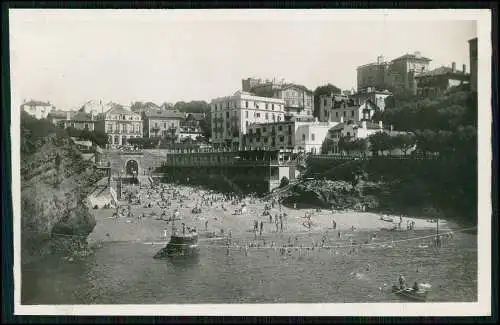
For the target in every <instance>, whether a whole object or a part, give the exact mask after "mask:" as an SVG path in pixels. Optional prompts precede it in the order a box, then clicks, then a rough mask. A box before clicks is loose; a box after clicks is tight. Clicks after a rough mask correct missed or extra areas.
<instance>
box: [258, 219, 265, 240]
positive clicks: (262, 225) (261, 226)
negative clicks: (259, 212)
mask: <svg viewBox="0 0 500 325" xmlns="http://www.w3.org/2000/svg"><path fill="white" fill-rule="evenodd" d="M262 230H264V221H261V222H260V234H259V235H260V238H262Z"/></svg>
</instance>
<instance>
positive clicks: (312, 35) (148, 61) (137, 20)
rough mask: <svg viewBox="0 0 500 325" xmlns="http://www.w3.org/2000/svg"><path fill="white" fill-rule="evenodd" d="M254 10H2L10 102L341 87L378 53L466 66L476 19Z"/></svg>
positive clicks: (68, 104)
mask: <svg viewBox="0 0 500 325" xmlns="http://www.w3.org/2000/svg"><path fill="white" fill-rule="evenodd" d="M258 12H259V13H258V14H257V13H256V14H253V15H252V13H251V12H249V11H248V10H247V11H245V10H238V11H237V12H234V11H231V12H215V11H210V10H208V11H207V10H200V11H187V12H186V11H175V12H172V11H170V10H147V11H142V10H141V11H139V10H127V11H119V10H71V11H67V10H65V11H63V10H50V11H48V10H26V9H24V10H22V9H21V10H20V9H18V10H11V12H10V16H9V19H10V23H9V33H10V44H9V46H10V60H11V87H12V89H13V90H15V96H16V99H17V100H21V101H22V100H24V99H26V100H29V99H36V100H43V101H50V102H51V103H53V104H54V105H55V106H56V107H57V108H58V109H73V108H76V107H80V106H81V105H82V104H83V103H84V102H86V101H88V100H97V101H99V100H102V101H103V102H108V101H114V102H118V103H120V104H123V105H130V103H131V102H133V101H153V102H155V103H158V104H161V103H163V102H172V103H175V102H176V101H181V100H182V101H190V100H206V101H210V100H211V99H212V98H216V97H221V96H229V95H232V94H233V93H234V92H235V91H237V90H239V89H241V79H243V78H247V77H257V78H263V79H265V78H269V79H273V78H276V79H285V80H286V81H288V82H295V83H299V84H302V85H305V86H306V87H308V88H310V89H312V90H314V89H315V88H316V87H317V86H320V85H324V84H326V83H332V84H334V85H336V86H337V87H339V88H341V89H351V88H356V67H357V66H360V65H363V64H366V63H370V62H373V61H375V60H376V59H377V57H378V56H379V55H383V56H384V57H385V58H386V59H389V60H391V59H394V58H396V57H398V56H401V55H403V54H406V53H413V52H415V51H419V52H421V54H422V55H423V56H426V57H428V58H430V59H432V62H431V64H430V65H431V68H436V67H440V66H443V65H445V66H451V62H453V61H454V62H456V65H457V68H459V69H461V67H462V64H466V65H467V70H469V48H468V42H467V41H468V40H469V39H471V38H474V37H476V36H477V30H476V29H477V26H476V25H477V22H476V21H475V20H470V19H467V20H464V19H463V18H460V20H457V19H437V18H436V19H434V20H428V19H429V15H421V16H419V17H420V18H419V19H415V17H414V16H412V17H411V18H414V19H405V18H404V17H400V19H395V18H396V17H398V16H397V13H396V12H391V13H389V14H387V13H385V14H384V13H379V14H371V15H369V16H367V15H362V16H353V17H350V16H349V19H347V15H346V14H343V13H339V12H338V11H337V12H333V11H332V12H330V11H329V10H326V11H321V12H320V13H316V14H313V13H312V12H313V11H299V12H295V11H285V10H279V12H278V13H276V12H271V11H258ZM431 18H432V15H431ZM424 19H427V20H424ZM13 96H14V94H13Z"/></svg>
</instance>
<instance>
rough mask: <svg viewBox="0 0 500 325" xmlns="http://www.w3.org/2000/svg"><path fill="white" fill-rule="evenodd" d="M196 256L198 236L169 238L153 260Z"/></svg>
mask: <svg viewBox="0 0 500 325" xmlns="http://www.w3.org/2000/svg"><path fill="white" fill-rule="evenodd" d="M197 254H198V235H197V234H196V235H187V236H171V237H170V241H169V242H168V244H167V245H166V246H165V247H163V248H162V249H161V250H159V251H158V252H157V253H156V254H155V256H154V258H155V259H162V258H172V257H190V256H195V255H197Z"/></svg>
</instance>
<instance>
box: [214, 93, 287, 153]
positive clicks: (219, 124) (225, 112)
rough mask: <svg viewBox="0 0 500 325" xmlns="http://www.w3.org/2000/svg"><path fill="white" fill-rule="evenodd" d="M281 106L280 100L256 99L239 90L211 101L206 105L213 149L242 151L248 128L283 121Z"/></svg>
mask: <svg viewBox="0 0 500 325" xmlns="http://www.w3.org/2000/svg"><path fill="white" fill-rule="evenodd" d="M284 106H285V102H284V100H283V99H279V98H269V97H259V96H255V95H253V94H250V93H247V92H242V91H237V92H236V93H235V94H234V95H232V96H227V97H220V98H215V99H213V100H212V101H211V103H210V108H211V116H212V144H213V146H214V147H226V148H233V149H239V148H242V147H243V146H244V135H245V134H246V133H247V129H248V127H249V125H250V124H252V123H270V122H279V121H284V116H285V107H284Z"/></svg>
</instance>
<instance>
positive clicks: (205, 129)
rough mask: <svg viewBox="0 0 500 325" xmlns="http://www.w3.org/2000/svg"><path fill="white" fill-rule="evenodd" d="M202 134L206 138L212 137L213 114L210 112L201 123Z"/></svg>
mask: <svg viewBox="0 0 500 325" xmlns="http://www.w3.org/2000/svg"><path fill="white" fill-rule="evenodd" d="M200 129H201V134H202V135H203V136H204V137H205V138H206V139H210V138H211V137H212V114H211V112H208V113H207V114H205V117H204V118H203V119H202V120H201V121H200Z"/></svg>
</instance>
